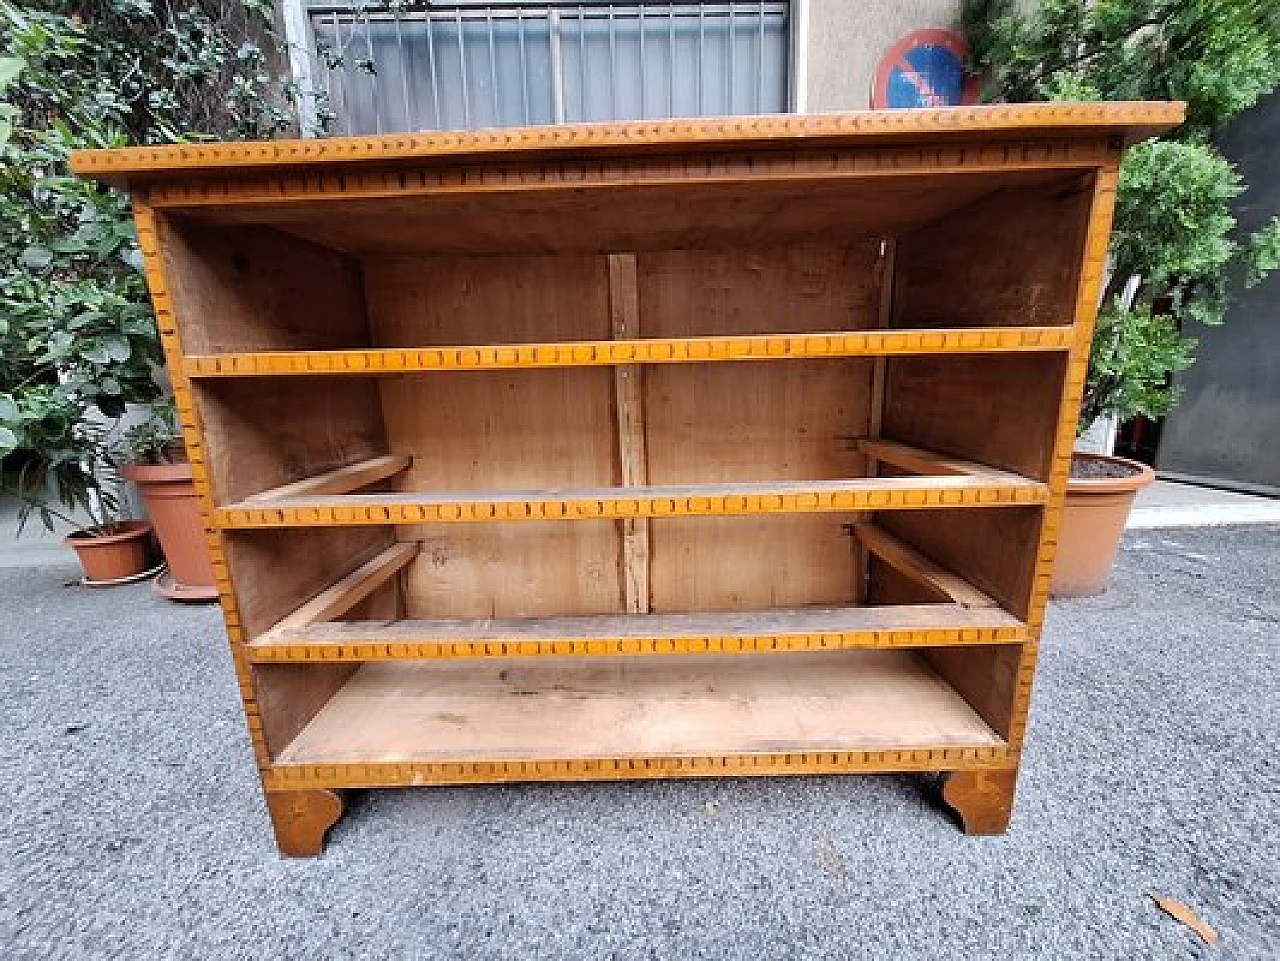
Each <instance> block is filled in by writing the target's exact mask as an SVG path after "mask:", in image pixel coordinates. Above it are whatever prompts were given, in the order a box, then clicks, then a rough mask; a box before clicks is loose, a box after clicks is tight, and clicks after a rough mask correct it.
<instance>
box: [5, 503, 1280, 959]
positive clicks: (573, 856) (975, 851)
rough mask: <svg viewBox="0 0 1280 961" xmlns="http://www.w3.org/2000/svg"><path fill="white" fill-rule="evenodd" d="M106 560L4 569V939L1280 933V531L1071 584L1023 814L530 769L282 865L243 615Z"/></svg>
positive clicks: (750, 944)
mask: <svg viewBox="0 0 1280 961" xmlns="http://www.w3.org/2000/svg"><path fill="white" fill-rule="evenodd" d="M75 574H76V571H75V569H74V568H73V567H70V566H67V565H66V564H65V563H61V562H60V561H56V560H55V561H54V562H53V563H42V564H34V565H32V564H28V565H25V566H18V567H11V568H5V569H0V597H2V598H3V601H0V685H2V687H0V690H3V698H0V802H2V803H0V958H3V959H4V961H25V959H42V961H43V959H52V958H73V959H97V958H119V959H168V958H174V959H205V958H215V959H222V958H227V959H239V958H246V959H248V958H253V959H258V958H272V959H290V961H292V959H312V958H315V959H321V958H324V959H328V958H340V959H348V958H350V959H358V958H370V959H391V958H424V959H425V958H455V957H456V958H468V959H485V958H621V959H632V958H635V959H648V958H662V959H666V958H671V959H692V958H715V959H721V958H724V959H731V958H732V959H738V958H741V959H753V961H755V959H769V958H785V959H791V958H841V959H844V958H868V959H899V958H902V959H928V961H939V959H950V958H955V959H965V961H974V959H985V958H1000V959H1002V961H1008V959H1020V958H1037V959H1045V958H1053V959H1056V958H1108V959H1109V958H1117V959H1164V958H1201V957H1203V958H1215V959H1216V958H1224V959H1228V958H1230V959H1236V958H1241V959H1243V958H1249V959H1275V958H1278V957H1280V827H1278V825H1280V764H1278V763H1277V757H1278V756H1280V659H1277V656H1276V649H1277V648H1276V645H1277V631H1278V627H1280V528H1277V527H1249V528H1216V529H1212V530H1179V531H1163V532H1162V531H1155V530H1152V531H1139V532H1135V533H1131V534H1130V535H1129V537H1128V540H1127V543H1126V547H1125V550H1124V552H1123V554H1122V556H1121V559H1120V563H1119V569H1118V571H1117V573H1116V577H1115V579H1114V582H1113V586H1112V588H1111V590H1110V591H1109V592H1108V593H1107V594H1106V595H1104V596H1101V597H1097V598H1091V599H1084V600H1078V601H1071V602H1064V603H1059V604H1056V605H1055V606H1054V607H1053V609H1052V611H1051V616H1050V619H1049V624H1048V627H1047V629H1046V633H1045V637H1044V643H1043V653H1042V657H1041V670H1040V673H1039V675H1038V680H1037V684H1036V692H1035V701H1034V707H1033V717H1032V724H1031V730H1030V734H1029V741H1028V747H1027V752H1026V755H1025V758H1024V767H1023V775H1022V779H1021V784H1020V789H1019V797H1018V803H1017V809H1016V813H1015V817H1014V821H1013V825H1012V828H1011V830H1010V832H1009V834H1008V835H1006V836H1004V837H1000V838H969V837H965V836H964V835H963V834H961V833H960V832H959V831H958V830H956V828H955V827H954V826H953V824H952V823H951V822H950V821H949V820H948V819H947V817H946V816H945V815H943V814H942V813H941V812H939V811H938V810H937V809H935V808H933V807H932V806H931V805H930V804H929V802H928V801H927V800H926V799H925V798H924V796H923V794H922V792H921V790H920V785H919V782H918V780H917V779H915V778H912V777H849V778H816V777H808V778H794V779H787V778H777V779H758V780H755V779H746V780H712V781H669V782H636V783H611V784H564V785H510V786H497V787H472V788H446V789H434V790H416V791H398V792H397V791H386V792H369V793H366V794H363V795H358V796H356V797H355V798H354V799H353V801H352V803H351V804H350V805H349V807H348V813H347V816H346V817H345V818H344V819H343V821H342V822H341V823H340V824H339V825H338V827H337V828H336V829H335V830H334V832H333V833H332V835H331V837H330V843H329V847H328V850H327V851H326V853H325V854H324V855H323V856H322V857H321V858H319V859H316V860H308V861H289V860H283V859H281V858H279V857H278V856H277V854H276V852H275V848H274V846H273V844H272V840H271V835H270V829H269V826H268V822H267V817H266V812H265V809H264V806H263V803H262V800H261V797H260V795H259V792H258V787H257V782H256V777H255V773H254V770H253V765H252V762H251V758H250V753H249V746H248V739H247V737H246V734H245V730H244V725H243V721H242V718H241V714H240V708H239V703H238V701H237V699H236V691H235V687H234V684H233V683H232V673H231V664H230V658H229V657H228V654H227V650H226V644H225V640H224V636H223V633H222V626H221V621H220V619H219V615H218V612H217V610H216V609H211V608H184V607H177V606H174V605H172V604H169V603H167V602H165V601H162V600H159V599H156V598H155V597H153V595H152V594H151V593H150V591H149V590H148V588H147V587H146V586H135V587H125V588H117V589H113V590H110V591H94V590H90V589H85V588H81V587H76V586H69V585H70V582H72V581H73V580H74V577H75ZM1152 894H1162V895H1169V896H1173V897H1176V898H1178V899H1180V900H1182V901H1184V902H1185V903H1186V904H1188V905H1190V906H1191V907H1192V908H1194V910H1195V911H1196V912H1197V913H1198V914H1199V915H1200V916H1201V917H1203V918H1204V920H1205V921H1207V922H1208V923H1209V924H1210V925H1212V926H1213V928H1214V929H1216V931H1217V932H1218V933H1219V935H1220V937H1221V940H1220V942H1219V943H1218V944H1217V945H1216V946H1212V947H1210V946H1206V945H1204V944H1203V943H1202V942H1201V941H1200V940H1199V939H1198V937H1197V936H1196V935H1195V934H1194V933H1192V932H1191V931H1190V930H1189V929H1188V928H1186V927H1185V926H1183V925H1182V924H1180V923H1179V922H1177V921H1175V920H1174V919H1172V918H1170V917H1168V916H1167V915H1165V914H1163V913H1162V912H1161V911H1160V910H1159V909H1158V908H1157V907H1156V906H1155V904H1154V903H1153V901H1152V900H1151V895H1152Z"/></svg>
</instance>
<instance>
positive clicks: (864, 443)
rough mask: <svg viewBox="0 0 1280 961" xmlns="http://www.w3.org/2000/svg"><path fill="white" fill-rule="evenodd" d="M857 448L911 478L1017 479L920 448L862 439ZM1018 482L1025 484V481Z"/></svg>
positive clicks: (1012, 474) (991, 468)
mask: <svg viewBox="0 0 1280 961" xmlns="http://www.w3.org/2000/svg"><path fill="white" fill-rule="evenodd" d="M858 448H859V449H860V450H861V451H863V452H864V453H865V454H866V455H867V456H868V457H869V458H872V459H874V460H876V461H884V462H885V463H886V464H892V465H893V466H894V467H897V468H900V469H902V470H904V471H908V472H910V473H912V474H926V475H933V476H936V475H942V476H948V475H956V474H960V475H965V476H968V477H986V478H989V479H991V480H1011V479H1013V478H1019V477H1021V475H1020V474H1015V473H1013V472H1012V471H1002V470H997V469H996V468H994V467H988V466H987V465H986V464H978V463H975V462H974V461H969V460H964V459H962V458H959V457H949V456H947V455H945V454H937V453H934V452H933V451H929V450H925V449H924V448H922V447H913V446H911V445H910V444H899V443H898V442H897V441H892V440H883V439H873V438H865V439H862V440H859V441H858ZM1022 479H1023V480H1028V479H1029V478H1022Z"/></svg>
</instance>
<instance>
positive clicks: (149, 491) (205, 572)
mask: <svg viewBox="0 0 1280 961" xmlns="http://www.w3.org/2000/svg"><path fill="white" fill-rule="evenodd" d="M121 473H122V474H123V475H124V476H125V477H127V478H128V479H129V480H131V481H133V482H134V483H135V484H137V485H138V490H139V491H140V492H141V493H142V500H143V501H144V502H145V503H146V505H147V513H148V514H150V515H151V522H152V523H153V524H155V527H156V536H157V537H158V538H159V539H160V548H161V550H163V551H164V557H165V560H166V561H167V562H168V564H169V575H168V576H162V577H159V578H157V579H156V582H155V591H156V593H157V594H160V595H162V596H164V597H168V598H170V599H171V600H182V601H211V600H216V599H217V597H218V588H217V586H216V584H215V583H214V580H213V565H212V564H211V563H210V562H209V549H208V545H207V544H206V542H205V533H204V521H203V520H202V519H201V517H200V501H199V499H198V497H197V496H196V488H195V484H194V483H193V482H192V479H191V465H190V464H185V463H183V464H135V465H132V466H130V467H125V468H124V469H123V470H121Z"/></svg>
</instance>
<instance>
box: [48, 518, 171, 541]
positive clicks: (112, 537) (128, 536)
mask: <svg viewBox="0 0 1280 961" xmlns="http://www.w3.org/2000/svg"><path fill="white" fill-rule="evenodd" d="M119 526H120V527H121V528H123V530H121V531H120V532H119V533H116V534H92V533H90V532H89V529H88V528H82V529H81V530H78V531H72V532H71V533H70V534H68V535H67V536H66V537H64V538H63V539H62V542H63V543H64V544H66V545H67V546H69V547H86V546H88V547H93V546H95V545H99V544H102V545H106V544H118V543H120V542H121V541H129V540H136V539H137V538H139V537H145V536H146V535H148V534H150V533H151V525H150V524H149V523H148V522H147V521H121V522H120V525H119Z"/></svg>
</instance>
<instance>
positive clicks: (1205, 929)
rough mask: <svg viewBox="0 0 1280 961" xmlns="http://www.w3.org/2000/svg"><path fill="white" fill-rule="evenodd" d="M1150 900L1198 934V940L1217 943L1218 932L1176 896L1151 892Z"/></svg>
mask: <svg viewBox="0 0 1280 961" xmlns="http://www.w3.org/2000/svg"><path fill="white" fill-rule="evenodd" d="M1151 900H1152V901H1154V902H1155V903H1156V904H1157V905H1158V906H1159V907H1160V910H1161V911H1163V912H1164V913H1165V914H1167V915H1169V917H1171V918H1175V919H1177V920H1178V921H1181V922H1182V923H1183V924H1185V925H1186V926H1187V927H1189V928H1190V929H1191V930H1192V931H1194V932H1195V933H1196V934H1198V935H1200V940H1201V941H1203V942H1204V943H1205V944H1217V943H1218V932H1217V931H1215V930H1213V928H1211V927H1209V925H1208V924H1206V923H1205V922H1204V920H1203V919H1202V918H1201V917H1200V915H1198V914H1196V913H1195V912H1194V911H1192V910H1191V908H1189V907H1187V905H1185V904H1183V903H1182V902H1181V901H1179V900H1178V899H1177V898H1166V897H1164V896H1163V895H1159V894H1153V895H1151Z"/></svg>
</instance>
